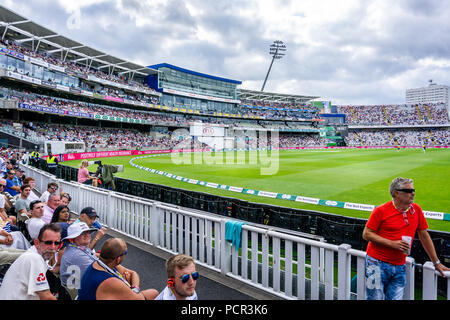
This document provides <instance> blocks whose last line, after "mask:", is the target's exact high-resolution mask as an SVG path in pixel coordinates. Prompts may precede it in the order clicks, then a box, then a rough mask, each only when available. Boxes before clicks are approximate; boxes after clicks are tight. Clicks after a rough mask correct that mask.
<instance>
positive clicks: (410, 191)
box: [397, 189, 416, 193]
mask: <svg viewBox="0 0 450 320" xmlns="http://www.w3.org/2000/svg"><path fill="white" fill-rule="evenodd" d="M397 191H401V192H406V193H413V192H416V189H397Z"/></svg>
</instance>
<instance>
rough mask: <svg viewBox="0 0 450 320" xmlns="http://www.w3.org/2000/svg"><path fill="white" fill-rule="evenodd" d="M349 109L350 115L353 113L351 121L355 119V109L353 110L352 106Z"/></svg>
mask: <svg viewBox="0 0 450 320" xmlns="http://www.w3.org/2000/svg"><path fill="white" fill-rule="evenodd" d="M350 111H351V112H352V115H353V121H356V114H355V110H353V107H350Z"/></svg>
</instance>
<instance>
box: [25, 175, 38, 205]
mask: <svg viewBox="0 0 450 320" xmlns="http://www.w3.org/2000/svg"><path fill="white" fill-rule="evenodd" d="M23 184H28V185H30V188H31V192H30V195H29V196H28V200H30V201H34V200H39V197H38V195H37V194H36V193H35V192H34V187H35V181H34V178H32V177H26V178H25V179H23Z"/></svg>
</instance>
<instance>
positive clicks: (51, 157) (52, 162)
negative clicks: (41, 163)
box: [47, 152, 58, 173]
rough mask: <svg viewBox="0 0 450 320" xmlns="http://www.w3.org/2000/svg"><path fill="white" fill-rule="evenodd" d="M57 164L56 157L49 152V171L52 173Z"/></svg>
mask: <svg viewBox="0 0 450 320" xmlns="http://www.w3.org/2000/svg"><path fill="white" fill-rule="evenodd" d="M57 165H58V159H57V158H56V157H55V156H54V155H52V153H51V152H49V153H48V157H47V167H48V170H49V171H50V172H51V173H54V172H55V170H56V166H57Z"/></svg>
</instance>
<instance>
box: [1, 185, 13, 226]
mask: <svg viewBox="0 0 450 320" xmlns="http://www.w3.org/2000/svg"><path fill="white" fill-rule="evenodd" d="M5 187H6V180H5V179H0V218H1V219H3V221H4V222H5V223H6V222H9V223H10V224H12V225H15V224H16V221H17V220H16V217H14V216H8V214H7V212H6V206H7V199H6V197H5V195H3V194H2V193H1V192H2V191H3V190H4V189H5ZM9 207H11V206H10V205H9Z"/></svg>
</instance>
